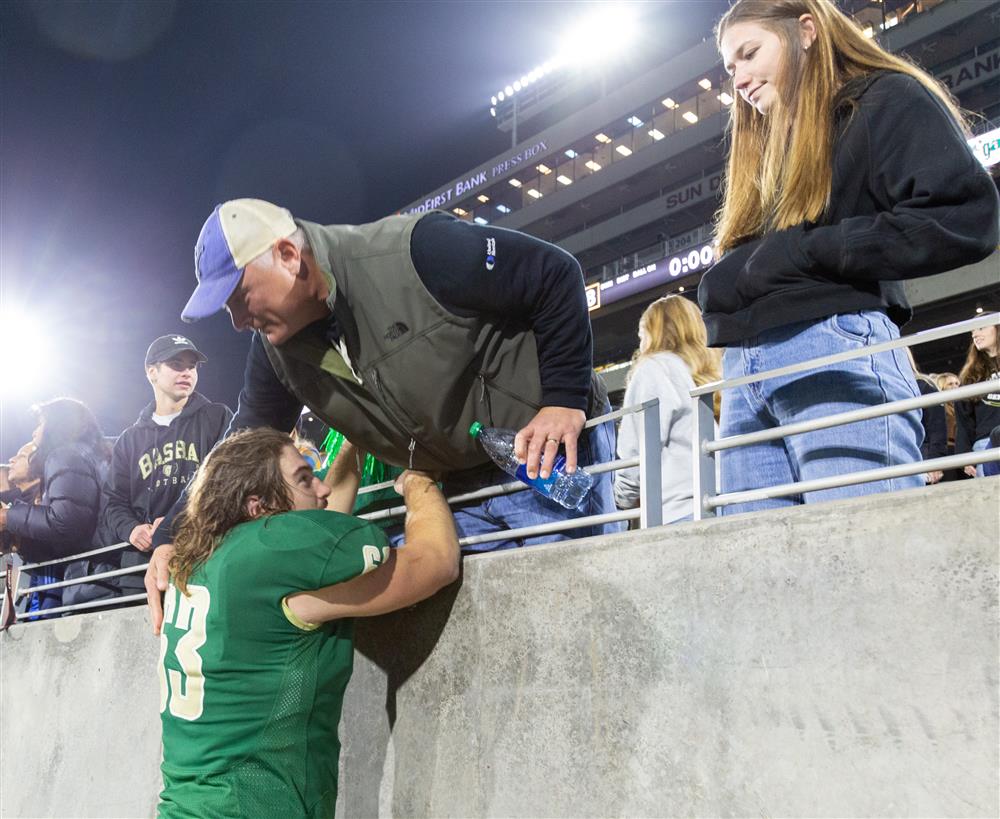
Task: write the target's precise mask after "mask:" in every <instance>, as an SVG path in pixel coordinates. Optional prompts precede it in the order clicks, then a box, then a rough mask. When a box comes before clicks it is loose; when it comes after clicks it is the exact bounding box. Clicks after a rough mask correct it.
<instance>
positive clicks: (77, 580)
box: [16, 563, 149, 597]
mask: <svg viewBox="0 0 1000 819" xmlns="http://www.w3.org/2000/svg"><path fill="white" fill-rule="evenodd" d="M148 565H149V564H148V563H143V564H141V565H138V564H137V565H135V566H129V567H128V568H125V569H113V570H112V571H107V572H98V573H97V574H89V575H87V576H86V577H74V578H73V579H72V580H60V581H58V582H57V583H44V584H42V585H40V586H25V587H24V588H20V589H18V590H17V593H16V595H17V597H26V596H27V595H29V594H34V593H35V592H40V591H48V590H49V589H63V588H66V587H67V586H81V585H83V584H84V583H92V582H93V581H95V580H104V579H105V578H108V577H119V576H121V575H123V574H138V573H139V572H144V571H146V567H147V566H148Z"/></svg>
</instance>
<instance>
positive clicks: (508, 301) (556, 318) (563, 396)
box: [410, 214, 593, 411]
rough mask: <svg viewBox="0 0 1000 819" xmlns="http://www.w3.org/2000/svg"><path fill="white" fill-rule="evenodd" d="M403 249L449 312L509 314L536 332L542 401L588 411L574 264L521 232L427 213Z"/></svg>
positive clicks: (588, 348) (583, 300)
mask: <svg viewBox="0 0 1000 819" xmlns="http://www.w3.org/2000/svg"><path fill="white" fill-rule="evenodd" d="M410 250H411V253H412V257H413V264H414V267H416V269H417V274H418V275H419V276H420V280H421V281H422V282H423V283H424V286H425V287H426V288H427V289H428V291H429V292H430V293H431V295H432V296H434V298H435V299H437V301H438V302H440V303H441V305H442V306H443V307H445V308H447V309H448V310H450V311H451V312H453V313H455V314H456V315H461V316H474V315H490V316H496V317H499V318H504V319H508V318H510V317H514V319H515V320H518V321H520V322H521V323H522V324H523V325H524V326H526V327H528V328H530V329H531V330H532V332H533V333H534V335H535V343H536V345H537V347H538V364H539V369H540V372H541V380H542V403H543V404H544V405H545V406H559V407H572V408H574V409H581V410H584V411H586V410H587V399H588V395H589V390H590V373H591V368H592V366H593V342H592V338H591V329H590V317H589V315H588V313H587V297H586V292H585V291H584V286H583V271H582V270H581V269H580V263H579V262H577V260H576V259H574V258H573V257H572V256H571V255H570V254H569V253H567V252H566V251H565V250H562V249H561V248H559V247H556V246H555V245H553V244H550V243H549V242H544V241H542V240H541V239H536V238H534V237H532V236H528V235H527V234H524V233H519V232H518V231H514V230H505V229H503V228H494V227H490V226H487V225H477V224H471V223H469V222H463V221H461V220H459V219H455V218H453V217H450V216H448V215H446V214H430V215H428V216H426V217H424V218H423V219H421V220H420V222H418V223H417V226H416V227H415V228H414V231H413V237H412V239H411V244H410Z"/></svg>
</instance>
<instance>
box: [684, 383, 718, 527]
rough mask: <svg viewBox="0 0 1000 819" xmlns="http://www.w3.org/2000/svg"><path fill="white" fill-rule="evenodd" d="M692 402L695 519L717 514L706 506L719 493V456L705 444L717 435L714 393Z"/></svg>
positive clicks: (695, 398) (694, 398) (698, 397)
mask: <svg viewBox="0 0 1000 819" xmlns="http://www.w3.org/2000/svg"><path fill="white" fill-rule="evenodd" d="M691 401H692V407H691V448H692V449H693V450H694V452H692V453H691V454H692V456H693V457H692V458H691V462H692V467H693V469H692V476H691V477H692V480H693V487H692V494H693V496H694V498H693V506H694V511H693V518H694V519H695V520H701V519H702V518H703V517H706V516H709V517H714V516H715V510H714V509H707V510H706V509H705V499H706V498H711V497H714V496H715V495H716V494H717V493H718V488H717V487H716V485H715V457H714V456H713V455H712V454H711V453H710V452H709V451H708V450H707V449H706V448H705V444H706V443H708V442H709V441H711V440H713V439H714V438H715V410H714V406H713V394H712V393H710V392H708V393H705V394H704V395H698V396H693V397H692V398H691Z"/></svg>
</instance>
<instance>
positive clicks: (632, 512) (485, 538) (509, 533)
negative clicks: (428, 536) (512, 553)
mask: <svg viewBox="0 0 1000 819" xmlns="http://www.w3.org/2000/svg"><path fill="white" fill-rule="evenodd" d="M639 515H640V510H639V509H624V510H622V511H620V512H606V513H605V514H603V515H587V517H583V518H571V519H570V520H558V521H554V522H553V523H540V524H538V525H537V526H524V527H522V528H520V529H504V530H501V531H499V532H488V533H487V534H485V535H470V536H469V537H463V538H460V539H459V541H458V545H459V546H473V545H475V544H477V543H489V542H490V541H493V540H518V539H519V538H525V537H531V536H532V535H546V534H549V533H551V532H561V531H563V530H565V529H579V528H580V527H581V526H599V525H600V524H602V523H614V522H615V521H618V520H636V519H638V517H639Z"/></svg>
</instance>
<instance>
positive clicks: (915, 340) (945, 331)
mask: <svg viewBox="0 0 1000 819" xmlns="http://www.w3.org/2000/svg"><path fill="white" fill-rule="evenodd" d="M988 324H1000V313H984V314H983V315H981V316H977V317H976V318H974V319H968V320H966V321H959V322H956V323H955V324H946V325H945V326H944V327H937V328H935V329H933V330H923V331H922V332H919V333H914V334H913V335H909V336H902V337H900V338H898V339H895V340H893V341H883V342H882V343H881V344H872V345H871V346H868V347H862V348H860V349H858V350H847V351H846V352H843V353H834V354H833V355H828V356H823V357H822V358H813V359H810V360H809V361H800V362H799V363H798V364H789V365H788V366H787V367H778V368H777V369H774V370H768V371H767V372H763V373H758V374H756V375H744V376H741V377H739V378H730V379H729V380H723V381H714V382H712V383H711V384H705V385H703V386H701V387H696V388H695V389H693V390H691V396H692V397H694V398H696V397H698V396H700V395H706V394H708V393H712V392H718V391H719V390H728V389H732V388H733V387H740V386H742V385H744V384H753V383H756V382H757V381H766V380H768V379H769V378H778V377H779V376H782V375H793V374H794V373H801V372H806V371H807V370H816V369H819V368H820V367H825V366H827V365H828V364H839V363H840V362H841V361H850V360H851V359H852V358H862V357H864V356H869V355H875V354H876V353H884V352H888V351H889V350H895V349H898V348H900V347H913V346H916V345H918V344H924V343H925V342H928V341H937V340H938V339H940V338H949V337H950V336H957V335H961V334H962V333H968V332H971V331H972V330H974V329H976V328H977V327H984V326H985V325H988Z"/></svg>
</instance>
